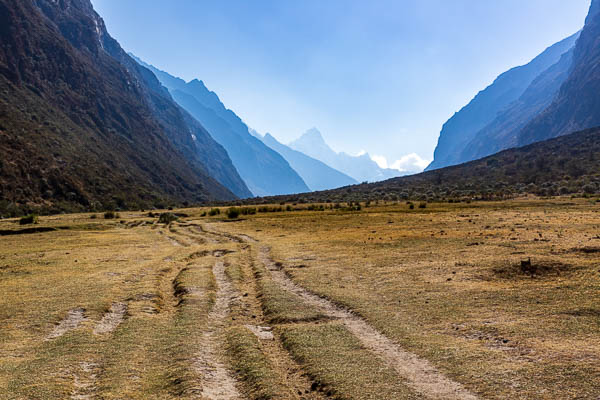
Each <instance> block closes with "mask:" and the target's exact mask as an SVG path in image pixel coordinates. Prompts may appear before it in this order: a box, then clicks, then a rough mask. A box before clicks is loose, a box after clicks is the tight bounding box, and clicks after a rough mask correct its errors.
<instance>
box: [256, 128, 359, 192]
mask: <svg viewBox="0 0 600 400" xmlns="http://www.w3.org/2000/svg"><path fill="white" fill-rule="evenodd" d="M262 141H263V143H265V144H266V145H267V146H269V147H270V148H272V149H273V150H275V151H276V152H278V153H279V154H281V155H282V156H283V157H284V158H285V159H286V160H287V162H289V163H290V165H291V166H292V168H294V170H295V171H296V172H298V173H299V174H300V176H301V177H302V179H303V180H304V182H306V184H307V185H308V187H309V188H310V189H311V190H327V189H335V188H338V187H341V186H348V185H354V184H356V183H358V182H357V181H356V180H354V179H352V178H351V177H349V176H348V175H346V174H343V173H341V172H340V171H338V170H336V169H333V168H331V167H330V166H328V165H326V164H325V163H323V162H321V161H319V160H317V159H314V158H312V157H309V156H307V155H306V154H304V153H301V152H299V151H296V150H293V149H291V148H290V147H288V146H286V145H284V144H282V143H279V142H278V141H277V139H275V138H274V137H273V136H271V135H270V134H269V133H267V134H266V135H265V136H264V137H263V138H262Z"/></svg>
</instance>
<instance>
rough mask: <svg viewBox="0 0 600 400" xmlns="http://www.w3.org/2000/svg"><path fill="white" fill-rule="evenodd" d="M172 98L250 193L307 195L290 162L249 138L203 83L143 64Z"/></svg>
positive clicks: (242, 124)
mask: <svg viewBox="0 0 600 400" xmlns="http://www.w3.org/2000/svg"><path fill="white" fill-rule="evenodd" d="M136 60H137V61H138V62H140V63H141V65H144V66H146V67H148V68H150V69H151V70H152V71H153V72H154V73H155V74H156V76H157V77H158V79H159V80H160V81H161V83H162V84H163V85H165V86H166V87H167V88H168V89H169V90H170V92H171V94H172V96H173V98H174V99H175V101H177V103H179V104H180V105H181V106H182V107H183V108H184V109H186V110H187V111H188V112H189V113H190V114H192V115H193V116H194V117H195V118H196V119H198V120H199V121H200V122H201V123H202V125H203V126H204V127H205V128H206V129H207V130H208V131H209V132H210V134H211V135H212V137H213V138H214V139H215V140H216V141H217V142H218V143H220V144H221V145H222V146H223V147H225V149H226V150H227V153H228V154H229V156H230V157H231V159H232V161H233V164H234V165H235V167H236V168H237V170H238V172H239V173H240V176H241V177H242V178H243V179H244V181H245V182H246V184H247V185H248V187H249V188H250V190H251V191H252V192H253V193H254V194H255V195H259V196H264V195H272V194H285V193H300V192H306V191H308V190H309V189H308V187H307V186H306V184H305V183H304V181H303V180H302V178H301V177H300V176H299V175H298V173H297V172H296V171H294V170H293V169H292V167H290V165H289V164H288V162H287V161H286V160H285V159H284V158H283V157H282V156H281V155H280V154H278V153H277V152H276V151H274V150H272V149H271V148H269V147H268V146H266V145H265V144H264V143H262V142H261V141H260V140H259V139H257V138H256V137H254V136H253V135H251V134H250V132H249V130H248V127H247V126H246V124H244V122H243V121H242V120H241V119H240V118H239V117H238V116H237V115H236V114H235V113H234V112H233V111H231V110H228V109H226V108H225V106H224V105H223V103H221V101H220V99H219V97H218V96H217V95H216V94H215V93H214V92H211V91H209V90H208V89H207V88H206V86H204V83H203V82H202V81H199V80H193V81H191V82H189V83H186V82H185V81H183V80H182V79H179V78H176V77H174V76H172V75H169V74H168V73H166V72H164V71H160V70H158V69H156V68H154V67H153V66H151V65H149V64H145V63H143V61H141V60H139V59H136Z"/></svg>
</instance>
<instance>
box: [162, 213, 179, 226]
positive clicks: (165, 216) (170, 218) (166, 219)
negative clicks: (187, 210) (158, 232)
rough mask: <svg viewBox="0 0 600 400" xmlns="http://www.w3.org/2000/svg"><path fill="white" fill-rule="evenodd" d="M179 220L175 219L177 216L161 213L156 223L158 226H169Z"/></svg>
mask: <svg viewBox="0 0 600 400" xmlns="http://www.w3.org/2000/svg"><path fill="white" fill-rule="evenodd" d="M178 219H179V218H178V217H177V215H175V214H173V213H170V212H166V213H162V214H160V217H158V223H159V224H170V223H171V222H174V221H177V220H178Z"/></svg>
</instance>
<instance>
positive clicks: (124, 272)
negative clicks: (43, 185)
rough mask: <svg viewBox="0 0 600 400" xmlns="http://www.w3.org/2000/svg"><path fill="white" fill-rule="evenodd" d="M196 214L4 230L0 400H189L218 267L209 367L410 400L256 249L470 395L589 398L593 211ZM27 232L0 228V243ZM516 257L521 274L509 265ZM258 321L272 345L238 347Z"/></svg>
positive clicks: (397, 381)
mask: <svg viewBox="0 0 600 400" xmlns="http://www.w3.org/2000/svg"><path fill="white" fill-rule="evenodd" d="M204 211H205V210H202V209H191V210H183V212H185V213H187V214H189V217H187V218H184V219H182V220H180V221H179V222H177V223H173V224H171V225H170V226H165V225H158V224H156V223H155V222H156V218H148V217H147V216H146V215H144V214H141V213H133V212H132V213H121V216H120V218H119V219H117V220H104V219H103V218H102V216H101V215H100V216H99V217H100V218H97V219H90V215H89V214H80V215H64V216H54V217H42V218H40V223H39V224H38V225H35V227H52V228H61V229H57V230H55V231H49V232H43V233H32V234H17V235H10V236H0V293H1V294H2V296H0V398H2V399H4V398H6V399H29V398H33V399H62V398H69V397H74V398H77V396H80V397H79V398H106V399H111V398H114V399H117V398H132V399H148V398H155V399H169V398H196V397H198V396H200V395H201V393H202V390H203V388H204V386H205V385H207V384H208V383H207V381H206V376H205V370H203V369H202V368H200V367H198V354H201V352H202V348H203V346H205V345H206V343H205V338H204V333H205V332H206V330H207V329H212V328H210V327H209V326H208V325H210V324H211V322H210V320H209V315H210V313H211V310H213V308H214V305H215V301H216V299H217V298H218V296H219V293H221V296H222V292H220V291H222V290H223V287H222V284H221V285H219V283H218V282H217V281H216V279H215V275H214V273H213V268H214V265H215V263H216V262H218V261H219V260H221V261H223V262H224V263H225V277H226V279H227V280H228V281H229V282H231V284H232V285H233V286H232V288H230V290H232V291H233V292H231V293H229V294H228V296H229V295H231V296H233V297H232V299H231V301H230V302H228V303H226V304H227V305H228V307H229V308H230V309H229V310H228V311H227V316H226V317H224V318H225V319H224V321H223V323H222V324H220V325H218V326H217V328H218V334H216V336H215V339H214V340H217V341H218V342H217V345H218V346H217V349H216V350H215V351H216V352H215V357H218V358H219V359H220V360H222V361H223V362H224V364H225V366H226V367H227V369H228V370H229V371H230V372H229V373H230V374H231V376H232V377H233V378H235V379H237V380H238V382H237V383H236V386H237V387H238V389H239V392H240V393H243V394H247V395H248V396H250V397H252V398H265V399H266V398H280V399H287V398H290V399H300V398H311V399H319V398H325V397H326V395H327V392H330V393H329V394H330V395H331V396H333V397H335V398H341V399H368V398H378V397H377V396H378V394H379V395H380V397H379V398H407V399H409V398H414V397H415V396H416V395H415V394H414V391H413V390H412V389H411V387H410V385H408V386H407V385H405V383H404V380H403V377H402V376H399V375H397V374H396V372H395V371H394V370H392V369H390V367H389V365H386V363H385V362H384V361H383V360H381V359H380V358H379V357H377V356H376V355H375V354H373V353H371V352H370V351H369V350H368V349H367V348H365V347H364V346H362V345H361V344H360V343H359V342H357V340H356V337H354V336H353V334H352V333H351V332H350V331H349V330H348V329H346V327H344V325H343V324H342V323H340V321H336V320H335V319H333V320H332V319H331V318H329V317H325V316H324V314H323V312H322V310H319V309H318V308H315V307H313V306H312V305H310V304H308V303H307V302H306V301H304V300H303V299H302V298H301V297H299V296H298V295H295V294H294V293H291V292H290V291H288V290H285V288H284V287H282V286H281V285H280V284H279V283H278V282H277V281H276V280H273V279H271V275H270V272H269V271H268V270H267V268H265V265H264V264H263V263H262V262H261V259H260V257H259V256H258V254H259V250H260V249H261V248H262V247H264V246H268V247H270V248H271V254H272V256H273V257H274V259H275V261H278V262H280V263H281V264H280V266H279V268H281V269H282V270H283V271H284V272H285V273H286V274H287V275H288V276H289V277H291V278H292V280H293V281H294V282H295V283H296V284H298V285H300V286H302V287H304V288H306V289H308V290H310V291H311V292H313V293H315V294H317V295H319V296H323V297H325V298H327V299H329V300H330V301H331V302H333V303H335V304H337V305H339V306H340V307H343V308H347V309H350V310H352V312H353V313H354V314H356V315H359V316H360V317H362V318H363V319H364V320H365V321H366V322H367V323H368V324H370V325H371V326H372V327H374V328H375V329H376V330H377V331H379V332H380V333H382V334H383V335H385V336H386V337H388V338H389V339H391V340H392V341H393V342H395V343H397V344H398V345H400V346H401V347H402V348H403V349H404V350H406V351H408V352H411V353H414V354H416V355H417V356H419V357H420V358H421V359H424V360H428V361H429V362H430V363H431V364H432V365H433V366H434V367H436V368H437V370H438V371H439V372H441V373H442V374H444V375H445V376H446V377H448V378H450V379H452V380H454V381H456V382H458V383H460V384H462V386H464V387H466V388H467V389H468V390H469V391H470V392H471V393H474V394H477V395H478V396H479V397H480V398H486V399H487V398H489V399H507V398H527V399H529V398H531V399H571V398H581V399H597V396H598V393H600V340H598V338H599V337H600V306H599V304H600V205H599V204H598V203H594V202H590V201H587V200H583V199H578V200H571V199H554V200H536V199H524V200H518V201H511V202H502V203H473V204H464V203H462V204H428V205H427V208H425V209H419V208H416V209H414V210H410V209H409V207H408V206H407V205H406V204H395V205H380V206H375V207H369V208H363V209H362V210H361V211H360V212H346V211H334V210H327V211H295V212H276V213H268V214H262V213H259V214H257V215H252V216H243V217H242V218H240V220H238V221H235V222H225V217H223V215H221V216H215V217H200V215H201V213H202V212H204ZM222 211H224V210H222ZM22 228H23V227H21V226H18V224H16V223H15V221H12V220H3V221H0V231H2V230H9V229H10V230H17V229H22ZM253 239H256V240H257V241H258V242H254V240H253ZM529 258H531V262H532V266H533V268H534V269H535V271H533V270H532V269H527V271H523V270H522V268H521V261H524V260H528V259H529ZM122 305H124V306H125V310H126V311H125V312H122V311H123V308H122ZM115 310H116V311H115ZM119 310H121V311H119ZM120 312H121V313H122V314H123V315H120V314H119V313H120ZM111 313H112V314H111ZM107 314H108V317H107ZM224 315H225V314H224ZM102 321H104V322H102ZM103 323H104V324H106V326H107V328H106V327H105V328H103V329H99V328H98V327H99V325H101V324H103ZM212 323H214V321H213V322H212ZM259 325H260V326H263V325H265V326H268V327H269V329H270V328H274V329H273V331H272V332H273V333H274V338H273V339H272V340H265V339H264V338H261V339H259V338H256V337H253V336H252V332H251V330H249V329H248V328H247V327H248V326H251V327H252V326H259ZM213 328H214V327H213ZM215 329H216V328H215ZM98 332H100V333H98ZM221 345H222V346H221ZM227 350H228V351H227ZM228 357H229V358H228ZM365 363H366V364H368V365H370V367H369V368H368V369H365V368H364V364H365ZM374 371H376V372H374ZM311 387H312V389H313V390H311ZM320 390H321V391H320ZM81 396H88V397H81Z"/></svg>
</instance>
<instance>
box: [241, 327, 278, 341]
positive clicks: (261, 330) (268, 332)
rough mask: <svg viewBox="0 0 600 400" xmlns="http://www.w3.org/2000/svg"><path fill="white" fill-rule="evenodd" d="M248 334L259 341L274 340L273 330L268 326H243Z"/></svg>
mask: <svg viewBox="0 0 600 400" xmlns="http://www.w3.org/2000/svg"><path fill="white" fill-rule="evenodd" d="M244 326H245V327H246V328H247V329H248V330H250V332H252V333H254V335H255V336H256V337H257V338H259V339H261V340H274V339H275V336H273V328H271V327H270V326H258V325H244Z"/></svg>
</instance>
